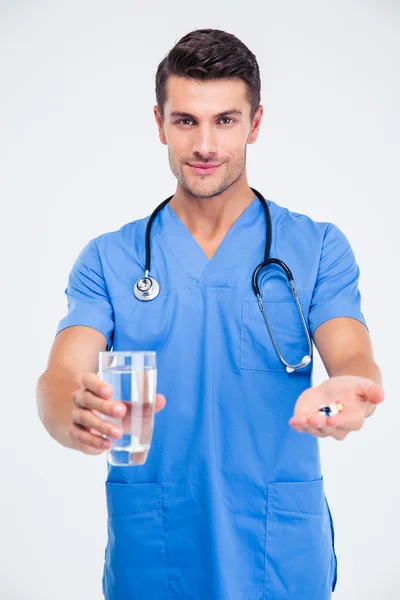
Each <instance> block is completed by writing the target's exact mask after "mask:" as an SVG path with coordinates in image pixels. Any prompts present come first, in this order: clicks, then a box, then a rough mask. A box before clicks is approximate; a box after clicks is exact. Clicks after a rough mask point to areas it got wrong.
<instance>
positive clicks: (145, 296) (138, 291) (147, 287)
mask: <svg viewBox="0 0 400 600" xmlns="http://www.w3.org/2000/svg"><path fill="white" fill-rule="evenodd" d="M250 189H251V190H252V191H253V192H254V194H255V195H256V196H257V197H258V199H259V200H260V202H261V204H262V206H263V209H264V212H265V217H266V241H265V252H264V260H263V262H262V263H261V264H259V265H258V267H257V268H256V269H255V271H254V273H253V280H252V283H253V290H254V293H255V295H256V297H257V300H258V304H259V306H260V310H261V312H262V314H263V317H264V320H265V323H266V325H267V328H268V331H269V334H270V336H271V340H272V343H273V345H274V348H275V351H276V353H277V355H278V357H279V359H280V360H281V361H282V363H283V364H284V365H285V367H286V371H287V372H288V373H293V371H297V369H302V368H303V367H306V366H307V365H308V364H309V363H310V362H311V357H312V352H313V347H312V342H311V338H310V335H309V333H308V329H307V325H306V321H305V319H304V314H303V311H302V308H301V305H300V301H299V296H298V293H297V290H296V287H295V285H294V281H293V275H292V272H291V270H290V269H289V267H288V266H287V265H286V264H285V263H284V262H283V261H282V260H279V258H270V257H269V253H270V250H271V231H272V226H271V215H270V212H269V208H268V204H267V202H266V200H265V198H264V196H263V195H262V194H260V192H258V191H257V190H255V189H254V188H250ZM172 197H173V195H172V196H169V198H167V199H166V200H164V201H163V202H161V204H160V205H159V206H157V208H156V209H155V210H154V211H153V212H152V214H151V215H150V218H149V220H148V222H147V227H146V264H145V270H144V277H141V278H140V279H138V280H137V282H136V283H135V286H134V288H133V293H134V294H135V297H136V298H137V299H138V300H140V301H141V302H149V300H154V298H157V296H158V294H159V293H160V284H159V283H158V281H157V280H156V279H154V277H150V276H149V273H150V259H151V253H150V232H151V226H152V224H153V221H154V219H155V217H156V216H157V214H158V213H159V212H160V210H162V209H163V208H164V206H165V205H166V204H168V202H169V201H170V200H171V198H172ZM271 264H275V265H278V266H279V267H280V268H281V269H282V270H283V271H284V273H285V275H286V278H287V281H288V283H289V286H290V288H291V290H292V293H293V297H294V300H295V302H296V306H297V310H298V312H299V315H300V319H301V323H302V326H303V329H304V333H305V335H306V338H307V344H308V354H307V355H306V356H303V358H302V359H301V361H300V362H299V363H297V364H296V365H291V364H290V363H288V362H287V361H286V360H285V359H284V358H283V356H282V354H281V352H280V350H279V347H278V344H277V343H276V339H275V336H274V333H273V331H272V328H271V325H270V322H269V320H268V317H267V313H266V312H265V307H264V303H263V301H262V298H261V291H260V288H259V285H258V276H259V274H260V271H261V270H262V269H264V267H267V266H268V265H271Z"/></svg>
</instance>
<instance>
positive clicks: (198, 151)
mask: <svg viewBox="0 0 400 600" xmlns="http://www.w3.org/2000/svg"><path fill="white" fill-rule="evenodd" d="M192 150H193V153H194V154H195V155H196V156H198V157H201V158H203V160H206V159H209V158H213V157H214V156H215V155H216V154H217V142H216V139H215V135H214V133H213V131H212V129H211V127H209V126H208V125H206V124H205V125H202V126H200V125H199V126H198V127H197V128H196V131H195V136H194V139H193V147H192Z"/></svg>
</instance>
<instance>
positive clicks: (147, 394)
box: [98, 351, 157, 466]
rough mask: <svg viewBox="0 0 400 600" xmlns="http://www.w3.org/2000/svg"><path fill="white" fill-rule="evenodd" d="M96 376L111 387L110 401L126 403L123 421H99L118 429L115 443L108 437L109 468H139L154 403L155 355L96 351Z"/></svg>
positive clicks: (146, 448) (148, 440)
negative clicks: (136, 466) (97, 362)
mask: <svg viewBox="0 0 400 600" xmlns="http://www.w3.org/2000/svg"><path fill="white" fill-rule="evenodd" d="M98 375H99V377H100V378H101V379H102V380H103V381H105V382H107V383H108V384H110V385H111V386H112V388H113V393H112V396H111V397H110V399H111V400H119V401H121V402H123V403H124V404H126V408H127V411H126V415H125V417H123V418H115V417H109V416H108V415H102V418H103V419H105V420H107V421H110V422H111V423H114V424H116V425H119V426H120V427H122V430H123V435H122V437H120V438H119V439H118V440H115V439H113V438H109V439H110V441H111V442H112V444H113V445H112V448H110V449H109V450H107V460H108V462H109V463H110V465H115V466H129V465H142V464H144V463H145V462H146V460H147V455H148V453H149V449H150V444H151V438H152V435H153V426H154V406H155V403H156V386H157V365H156V353H155V352H150V351H145V352H118V351H117V352H100V353H99V372H98Z"/></svg>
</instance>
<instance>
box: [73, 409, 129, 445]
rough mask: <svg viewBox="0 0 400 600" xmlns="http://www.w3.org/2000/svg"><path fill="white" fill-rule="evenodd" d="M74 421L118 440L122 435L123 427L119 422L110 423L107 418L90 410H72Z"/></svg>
mask: <svg viewBox="0 0 400 600" xmlns="http://www.w3.org/2000/svg"><path fill="white" fill-rule="evenodd" d="M72 422H73V423H74V424H75V425H79V426H80V427H85V428H86V429H89V428H92V429H95V430H96V431H98V432H99V433H100V434H101V435H107V436H108V437H112V438H114V439H116V440H117V439H119V438H120V437H121V435H122V428H121V427H119V426H118V424H113V423H109V422H108V421H106V420H105V419H101V418H99V417H97V416H96V415H94V414H93V413H92V412H91V411H90V410H85V409H74V410H73V411H72Z"/></svg>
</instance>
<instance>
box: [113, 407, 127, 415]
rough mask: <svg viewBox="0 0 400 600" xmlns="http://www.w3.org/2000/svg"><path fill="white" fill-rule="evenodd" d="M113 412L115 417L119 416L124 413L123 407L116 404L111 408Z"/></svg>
mask: <svg viewBox="0 0 400 600" xmlns="http://www.w3.org/2000/svg"><path fill="white" fill-rule="evenodd" d="M113 414H114V415H115V416H116V417H121V416H122V415H123V414H124V407H123V406H116V407H115V408H114V410H113Z"/></svg>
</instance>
